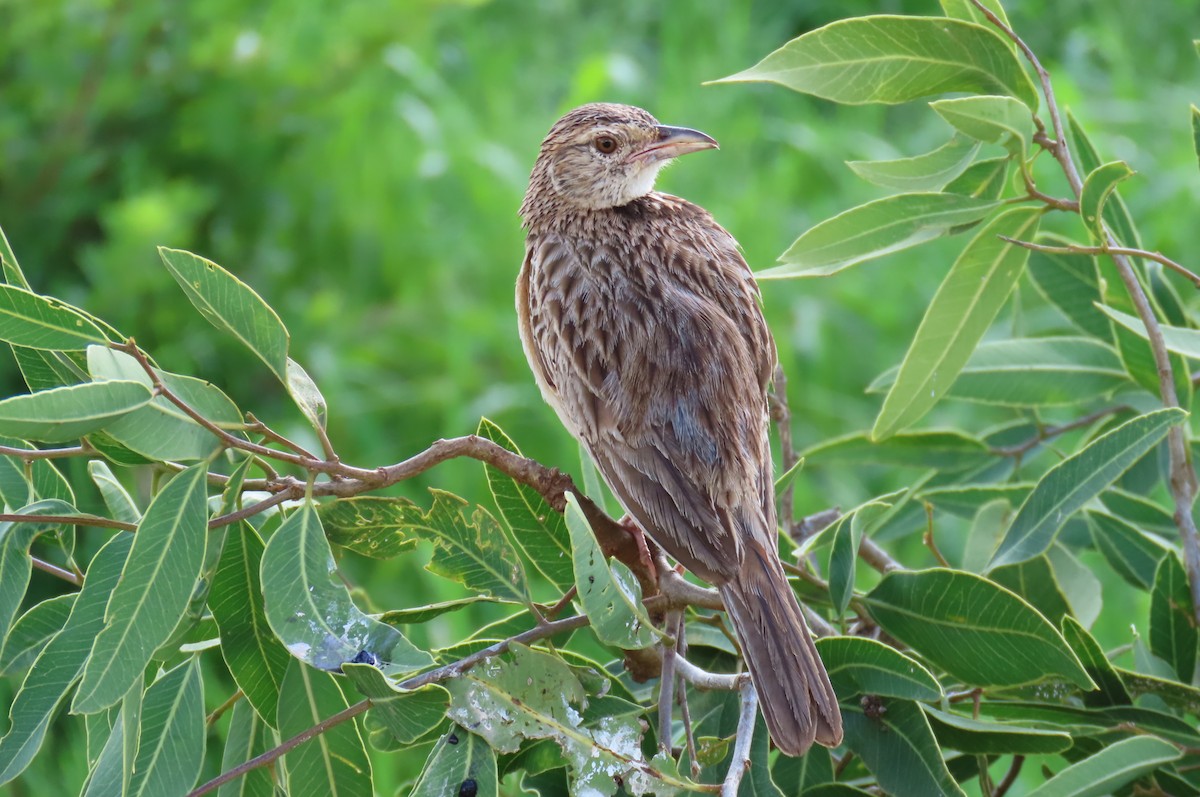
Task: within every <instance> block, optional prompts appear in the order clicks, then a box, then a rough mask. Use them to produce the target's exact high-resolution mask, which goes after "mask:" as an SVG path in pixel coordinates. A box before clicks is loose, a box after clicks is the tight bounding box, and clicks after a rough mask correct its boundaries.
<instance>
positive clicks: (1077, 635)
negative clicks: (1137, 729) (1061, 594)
mask: <svg viewBox="0 0 1200 797" xmlns="http://www.w3.org/2000/svg"><path fill="white" fill-rule="evenodd" d="M1062 632H1063V639H1065V640H1067V644H1069V645H1070V646H1071V650H1073V651H1075V655H1076V656H1078V657H1079V661H1080V662H1082V663H1083V668H1084V669H1085V670H1087V674H1088V677H1089V678H1091V679H1092V681H1093V682H1094V683H1095V684H1096V687H1097V691H1095V692H1088V693H1087V694H1085V695H1084V696H1083V702H1084V705H1086V706H1128V705H1130V704H1131V703H1132V702H1133V699H1132V698H1131V697H1130V696H1129V690H1127V689H1126V688H1125V683H1124V681H1122V680H1121V676H1120V675H1119V674H1117V670H1116V668H1114V667H1113V665H1112V662H1110V661H1109V660H1108V657H1107V656H1105V655H1104V650H1103V648H1101V647H1100V643H1098V642H1097V641H1096V640H1095V638H1093V637H1092V635H1091V634H1089V633H1088V630H1087V629H1086V628H1084V627H1083V625H1082V624H1080V622H1079V621H1078V620H1076V619H1075V618H1074V617H1064V618H1063V622H1062Z"/></svg>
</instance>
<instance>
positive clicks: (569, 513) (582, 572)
mask: <svg viewBox="0 0 1200 797" xmlns="http://www.w3.org/2000/svg"><path fill="white" fill-rule="evenodd" d="M565 515H566V519H567V529H568V530H569V531H570V533H571V545H572V549H573V550H572V554H571V559H572V561H573V562H574V566H575V583H576V585H578V587H579V600H580V601H581V602H582V603H583V610H584V612H585V613H586V614H587V616H588V618H589V619H591V621H592V630H593V631H595V632H596V636H597V637H599V639H600V641H601V642H603V643H604V644H606V645H613V646H615V647H618V648H621V649H623V650H640V649H641V648H645V647H649V646H651V645H653V644H654V643H655V642H657V641H658V636H659V635H658V632H657V630H656V629H655V628H654V625H653V624H652V623H651V622H650V618H649V617H647V616H646V612H645V610H644V609H643V608H642V590H641V587H640V586H639V585H638V583H637V579H635V578H634V577H633V574H632V573H631V572H629V568H627V567H625V565H623V564H621V563H620V562H613V563H612V564H611V565H610V563H609V561H608V557H606V556H605V555H604V552H603V551H601V550H600V545H599V544H598V543H597V542H596V537H595V535H594V534H592V527H591V526H590V525H589V524H588V521H587V518H586V517H585V516H584V514H583V510H582V509H580V508H579V499H577V498H576V497H575V495H574V493H567V509H566V513H565Z"/></svg>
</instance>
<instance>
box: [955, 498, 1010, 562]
mask: <svg viewBox="0 0 1200 797" xmlns="http://www.w3.org/2000/svg"><path fill="white" fill-rule="evenodd" d="M1011 520H1012V504H1011V503H1009V500H1008V498H997V499H995V500H992V501H988V502H987V503H986V504H983V505H982V506H980V507H979V511H978V512H976V513H975V516H974V517H973V518H972V520H971V528H970V530H969V531H968V532H967V541H966V543H965V544H964V545H963V555H962V567H961V568H960V569H962V570H966V571H967V572H969V573H983V572H984V571H985V570H987V563H988V562H989V561H990V560H991V558H992V554H994V553H995V552H996V546H997V545H999V544H1000V538H1001V537H1003V536H1004V530H1005V529H1007V528H1008V524H1009V522H1010V521H1011Z"/></svg>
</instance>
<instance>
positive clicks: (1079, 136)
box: [1067, 111, 1141, 293]
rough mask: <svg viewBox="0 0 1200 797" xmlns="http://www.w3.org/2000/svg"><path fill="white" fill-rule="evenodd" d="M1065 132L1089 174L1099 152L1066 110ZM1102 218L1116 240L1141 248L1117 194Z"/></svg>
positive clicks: (1126, 210) (1126, 209) (1072, 151)
mask: <svg viewBox="0 0 1200 797" xmlns="http://www.w3.org/2000/svg"><path fill="white" fill-rule="evenodd" d="M1067 133H1068V135H1069V137H1070V140H1071V153H1072V154H1073V155H1074V156H1075V157H1076V158H1077V159H1078V160H1079V166H1080V168H1081V169H1082V171H1083V173H1085V174H1090V173H1091V172H1094V171H1095V170H1096V169H1098V168H1100V166H1101V165H1102V164H1101V162H1100V155H1099V153H1097V152H1096V148H1095V146H1093V145H1092V142H1091V141H1090V140H1089V139H1088V137H1087V134H1086V133H1085V132H1084V130H1083V127H1082V126H1081V125H1080V124H1079V121H1078V120H1077V119H1076V118H1075V115H1074V114H1072V113H1071V112H1070V111H1068V112H1067ZM1104 220H1105V221H1106V222H1108V226H1109V227H1110V228H1111V229H1112V232H1113V235H1115V236H1116V239H1117V241H1119V242H1120V243H1122V244H1123V245H1125V246H1130V247H1133V248H1135V249H1140V248H1141V236H1139V235H1138V231H1137V228H1136V227H1135V226H1134V225H1133V218H1132V217H1131V216H1130V215H1129V209H1128V208H1127V207H1125V200H1123V199H1121V196H1120V195H1119V194H1118V195H1117V196H1114V197H1112V198H1111V200H1110V201H1109V202H1107V203H1105V206H1104ZM1116 287H1117V289H1118V290H1121V292H1122V293H1124V289H1123V288H1122V287H1121V286H1120V285H1117V286H1116Z"/></svg>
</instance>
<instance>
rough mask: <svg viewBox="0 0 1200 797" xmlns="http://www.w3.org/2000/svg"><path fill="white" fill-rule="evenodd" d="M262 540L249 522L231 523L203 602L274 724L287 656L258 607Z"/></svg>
mask: <svg viewBox="0 0 1200 797" xmlns="http://www.w3.org/2000/svg"><path fill="white" fill-rule="evenodd" d="M263 547H264V546H263V542H262V540H261V539H260V538H259V536H258V532H256V531H255V530H254V529H253V528H252V527H251V526H250V525H249V524H246V523H240V524H238V525H236V526H234V528H233V529H232V531H231V533H230V535H229V537H228V539H226V541H225V548H224V550H222V551H221V560H220V564H219V565H218V566H217V572H216V575H215V577H214V578H213V585H212V591H211V592H210V593H209V596H208V607H209V610H210V611H212V615H213V618H214V619H215V620H216V622H217V628H218V629H220V631H221V655H222V656H223V657H224V658H225V664H226V666H228V667H229V672H230V674H231V675H233V680H234V681H235V682H236V683H237V685H238V688H239V689H241V690H242V693H243V694H245V695H246V699H247V700H248V701H249V702H250V705H251V706H253V707H254V710H255V711H256V712H258V716H259V717H261V718H262V719H263V721H264V722H266V723H267V724H268V725H273V724H274V722H275V716H276V714H277V713H278V710H279V690H280V688H281V687H282V685H283V677H284V674H285V673H286V672H287V667H288V661H289V659H290V657H289V656H288V652H287V651H286V650H285V649H284V648H283V647H282V646H281V645H280V644H279V642H278V640H277V639H276V638H275V636H274V635H273V634H272V633H271V628H270V626H269V624H268V622H267V615H266V612H265V611H264V609H263V593H262V583H261V580H260V578H259V570H260V568H261V566H262V558H263Z"/></svg>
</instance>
